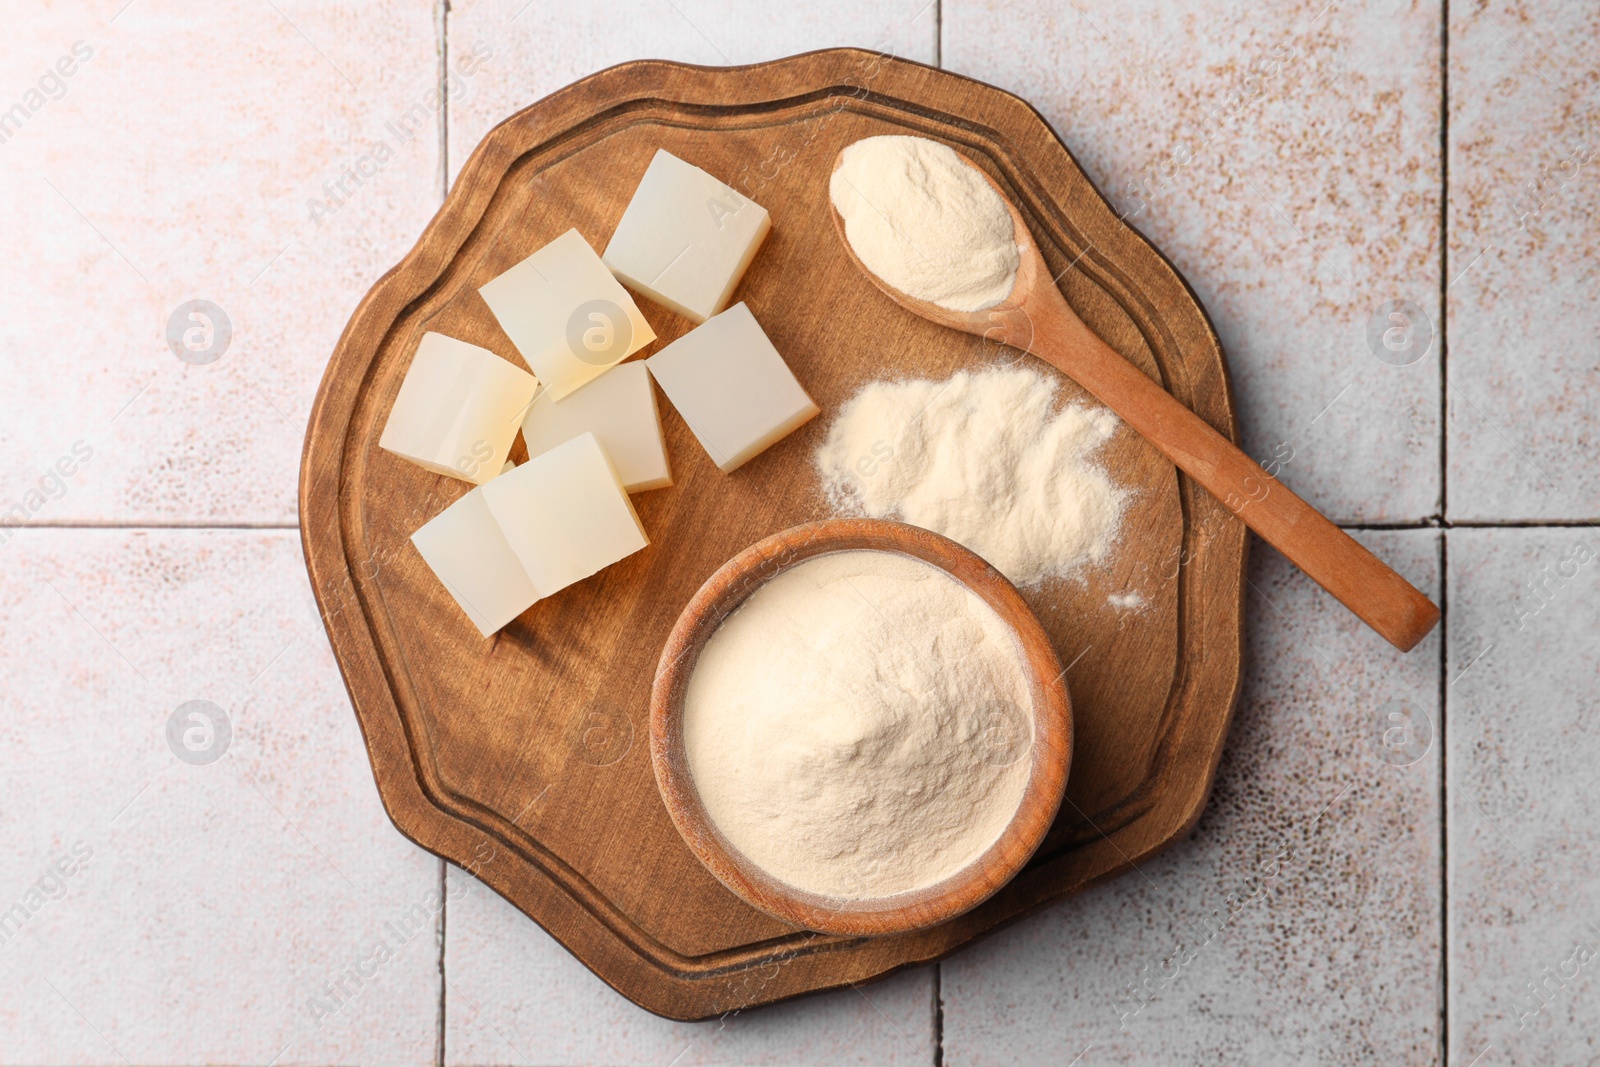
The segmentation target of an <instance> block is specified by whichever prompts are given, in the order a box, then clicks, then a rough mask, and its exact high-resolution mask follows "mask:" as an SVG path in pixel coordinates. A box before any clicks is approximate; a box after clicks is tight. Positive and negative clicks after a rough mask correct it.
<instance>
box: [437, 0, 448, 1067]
mask: <svg viewBox="0 0 1600 1067" xmlns="http://www.w3.org/2000/svg"><path fill="white" fill-rule="evenodd" d="M434 30H435V33H436V34H437V35H438V36H437V40H438V54H439V101H440V103H439V203H440V205H443V204H444V201H445V197H446V196H448V195H449V193H450V97H449V95H448V93H447V91H446V90H447V89H448V88H449V84H450V0H434ZM449 877H450V868H449V865H448V864H447V863H446V862H445V861H444V860H443V859H441V860H439V925H438V937H439V1034H438V1038H437V1039H436V1041H435V1043H434V1063H435V1067H445V1056H446V1048H445V1040H446V1035H447V1034H448V1033H449V1030H450V1025H449V1018H450V1017H449V1009H450V1005H449V1001H448V1000H447V999H446V996H447V991H448V985H447V982H446V978H445V948H446V945H447V941H448V937H449V922H450V898H449V896H448V894H447V893H446V892H445V890H446V888H447V885H446V883H447V881H448V879H449Z"/></svg>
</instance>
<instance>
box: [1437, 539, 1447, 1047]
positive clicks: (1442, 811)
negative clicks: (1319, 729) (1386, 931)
mask: <svg viewBox="0 0 1600 1067" xmlns="http://www.w3.org/2000/svg"><path fill="white" fill-rule="evenodd" d="M1449 607H1450V534H1449V532H1448V531H1445V530H1441V531H1440V532H1439V729H1438V730H1436V731H1435V734H1436V735H1437V739H1438V742H1439V1062H1440V1063H1441V1064H1447V1063H1449V1062H1450V798H1449V796H1448V790H1449V786H1450V779H1449V775H1450V754H1449V751H1448V750H1447V748H1446V745H1445V741H1446V731H1447V730H1448V729H1449V727H1448V726H1447V725H1446V723H1445V718H1446V712H1445V703H1446V701H1447V700H1448V699H1449V695H1450V686H1449V682H1448V679H1449V677H1450V641H1449V637H1450V615H1449V611H1448V609H1449Z"/></svg>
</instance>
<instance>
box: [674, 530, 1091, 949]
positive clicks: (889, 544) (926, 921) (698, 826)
mask: <svg viewBox="0 0 1600 1067" xmlns="http://www.w3.org/2000/svg"><path fill="white" fill-rule="evenodd" d="M852 549H875V550H878V551H884V552H898V553H901V554H902V555H906V556H911V557H913V558H915V559H920V560H922V561H924V562H926V563H931V564H933V565H934V566H935V567H938V568H939V569H940V570H943V571H944V572H945V573H947V574H949V575H950V576H951V577H953V578H955V579H956V580H957V581H958V582H961V583H962V584H963V585H965V586H966V587H967V588H968V589H971V590H972V591H973V592H974V593H976V594H978V596H979V597H981V598H982V599H983V601H984V603H986V604H988V605H989V606H990V607H991V608H993V609H994V610H995V612H996V613H997V614H998V615H999V616H1000V618H1001V620H1002V621H1004V622H1005V623H1006V624H1007V625H1008V626H1009V627H1010V628H1011V630H1012V632H1013V633H1015V634H1016V636H1017V641H1018V647H1019V648H1020V649H1021V650H1022V654H1023V658H1024V659H1025V661H1026V663H1025V666H1024V673H1025V675H1026V677H1027V680H1028V686H1029V690H1030V693H1031V695H1032V698H1033V699H1032V709H1033V744H1032V748H1031V751H1030V752H1029V754H1028V756H1027V757H1025V758H1029V759H1030V760H1031V767H1030V769H1029V773H1028V781H1027V784H1026V786H1025V787H1024V788H1023V793H1022V799H1021V801H1020V802H1019V803H1018V805H1017V810H1016V812H1015V813H1014V814H1013V815H1012V818H1011V821H1010V823H1009V824H1008V825H1007V826H1006V828H1005V830H1004V831H1002V832H1001V834H1000V836H999V838H997V839H996V840H995V842H994V843H993V844H992V845H990V846H989V848H988V849H987V850H986V851H985V852H984V853H983V854H982V855H981V856H979V857H978V858H977V859H976V860H974V861H973V862H971V863H970V864H968V865H967V866H966V867H964V868H962V869H961V870H959V871H957V872H956V873H955V874H952V875H950V876H949V877H948V878H945V879H944V880H943V881H940V882H936V883H934V884H933V885H930V886H926V887H923V888H921V889H916V890H911V891H909V892H905V893H897V894H894V895H893V896H886V897H872V898H865V899H841V898H838V897H830V896H823V895H821V894H817V893H810V892H806V891H804V890H800V889H796V888H795V887H793V886H790V885H787V884H785V883H783V882H780V881H778V880H777V879H776V878H774V877H773V876H772V875H770V874H768V873H767V872H765V871H764V870H762V869H761V868H759V867H757V866H756V865H755V864H753V863H752V862H750V861H749V860H748V859H746V858H745V857H744V856H743V855H742V854H741V853H740V852H739V851H738V850H737V849H735V848H734V847H733V845H732V844H731V843H730V842H729V841H728V840H727V838H725V837H724V836H723V835H722V833H721V832H720V831H718V830H717V828H716V827H715V826H714V825H713V824H712V822H711V819H710V817H709V816H708V815H707V814H706V811H705V807H704V806H703V805H702V803H701V801H700V797H699V794H698V793H697V792H696V790H695V786H694V779H693V776H692V775H691V774H690V772H689V762H688V755H687V753H686V752H685V749H684V744H683V701H684V695H685V693H686V692H687V691H688V687H689V677H690V675H691V674H693V673H694V668H695V664H696V662H697V661H698V660H699V658H700V651H701V649H702V648H704V647H705V643H706V641H707V640H708V639H709V638H710V637H711V635H712V634H713V633H714V632H715V631H716V629H717V627H718V626H720V625H721V624H722V620H723V619H724V618H726V617H727V616H728V615H729V614H731V613H732V612H733V611H734V610H735V609H736V608H738V607H739V605H740V604H742V603H744V601H745V599H746V598H747V597H749V596H750V594H752V593H754V592H755V591H756V590H757V589H759V588H760V587H761V586H762V584H764V583H765V582H767V581H769V580H770V579H772V578H774V577H776V576H777V575H778V574H780V573H782V572H783V571H785V570H787V569H788V568H790V567H793V566H794V565H795V564H797V563H800V562H802V561H803V560H807V559H811V558H812V557H814V556H820V555H824V554H826V553H829V552H843V551H849V550H852ZM1063 673H1064V672H1063V671H1062V669H1061V663H1060V661H1059V660H1058V659H1057V658H1056V654H1055V650H1054V649H1053V648H1051V646H1050V639H1049V638H1048V637H1047V636H1046V635H1045V632H1044V628H1043V627H1042V626H1040V625H1039V620H1038V619H1037V618H1035V617H1034V614H1033V612H1032V611H1030V610H1029V608H1028V606H1027V605H1026V604H1025V603H1023V600H1022V597H1021V595H1020V594H1019V593H1018V592H1017V590H1016V588H1015V587H1014V586H1012V584H1011V583H1010V582H1009V581H1007V580H1006V578H1005V576H1004V575H1002V574H1001V573H1000V572H999V571H997V570H995V569H994V568H993V567H991V566H990V565H989V564H988V563H986V562H984V561H983V560H982V559H981V558H980V557H978V556H977V555H975V554H974V553H973V552H971V551H969V550H967V549H965V548H963V547H962V546H961V545H959V544H957V543H956V542H954V541H952V540H950V539H949V538H946V537H941V536H939V535H938V534H936V533H932V532H930V531H928V530H924V529H922V528H920V527H917V526H909V525H907V524H905V523H900V522H886V521H883V520H879V519H832V520H828V521H824V522H811V523H805V524H803V525H800V526H791V527H790V528H789V529H787V530H782V531H780V532H778V533H776V534H773V535H772V536H770V537H767V538H765V539H764V540H761V541H758V542H756V543H755V544H754V545H751V546H750V547H749V548H747V549H745V550H744V551H743V552H741V553H739V554H738V555H737V556H735V557H734V558H733V559H731V560H729V561H728V562H727V563H725V564H723V565H722V567H721V568H720V569H718V570H717V572H716V573H715V574H713V575H712V576H711V577H710V578H708V579H706V582H705V584H704V585H702V586H701V587H700V589H699V591H698V592H696V593H695V595H694V597H693V598H692V599H691V600H690V601H689V603H688V605H687V606H686V607H685V608H684V609H683V613H682V614H681V615H679V616H678V621H677V624H676V625H675V626H674V627H673V628H672V633H671V634H670V636H669V637H668V638H667V643H666V647H665V648H663V649H662V651H661V661H660V663H659V665H658V666H657V668H656V677H655V686H654V688H653V690H652V691H651V694H650V760H651V763H652V764H653V765H654V767H655V774H656V784H657V785H658V786H659V787H660V789H661V798H662V800H664V801H665V802H666V806H667V811H668V813H670V814H671V816H672V821H673V823H674V825H676V826H677V828H678V832H679V833H680V834H682V835H683V840H684V842H685V843H686V844H687V845H688V846H689V850H690V851H691V852H693V853H694V854H695V856H696V857H697V858H698V859H699V860H700V862H701V863H703V864H705V865H706V868H707V869H708V870H710V871H711V873H712V874H714V875H716V877H717V879H718V880H719V881H721V882H722V884H723V885H725V886H727V887H728V888H729V889H731V890H732V891H733V892H735V893H737V894H738V895H739V896H740V897H742V898H744V900H746V901H748V902H749V903H750V904H751V905H753V906H754V907H757V908H760V909H761V910H762V911H764V912H766V913H768V914H769V915H772V916H774V917H776V918H778V919H781V920H783V921H784V922H789V923H793V924H794V925H796V926H800V927H804V928H806V929H809V930H818V931H821V932H823V933H830V934H848V935H852V936H861V937H881V936H886V935H889V934H900V933H906V932H908V931H911V930H920V929H923V928H925V927H929V926H934V925H936V924H938V923H942V922H944V921H945V920H947V919H951V918H953V917H955V916H957V915H960V914H961V913H962V912H964V911H967V910H968V909H970V908H974V907H976V906H977V905H979V904H981V903H982V902H983V901H985V900H987V899H988V898H989V897H990V896H992V895H993V894H994V893H995V892H996V891H997V890H998V889H999V888H1000V887H1001V886H1003V885H1005V884H1006V882H1008V881H1010V880H1011V878H1012V877H1013V876H1014V875H1015V874H1016V873H1017V872H1018V871H1020V870H1021V869H1022V867H1023V865H1024V864H1025V863H1027V862H1028V858H1029V857H1030V856H1032V855H1033V852H1034V850H1035V849H1036V848H1038V847H1039V843H1040V842H1041V841H1042V840H1044V835H1045V832H1046V831H1047V830H1049V828H1050V824H1051V823H1052V822H1053V821H1054V820H1055V817H1056V809H1057V808H1058V807H1059V806H1060V804H1061V796H1062V793H1063V790H1064V789H1065V787H1066V783H1067V767H1068V764H1069V763H1070V762H1071V758H1072V709H1071V704H1070V702H1069V700H1068V698H1067V688H1066V683H1065V682H1064V681H1063Z"/></svg>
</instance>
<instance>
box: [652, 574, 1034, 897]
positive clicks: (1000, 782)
mask: <svg viewBox="0 0 1600 1067" xmlns="http://www.w3.org/2000/svg"><path fill="white" fill-rule="evenodd" d="M1032 706H1033V703H1032V696H1031V694H1030V691H1029V688H1028V683H1027V676H1026V674H1025V673H1024V665H1023V660H1022V650H1021V647H1020V644H1019V642H1018V641H1017V638H1016V636H1015V634H1014V633H1013V631H1012V630H1011V629H1010V627H1009V626H1007V625H1006V623H1005V622H1004V621H1002V620H1001V618H1000V616H999V615H998V614H996V613H995V611H994V609H993V608H991V607H989V605H988V604H986V603H984V602H983V600H982V599H981V598H980V597H979V596H978V595H977V594H976V593H974V592H972V591H971V590H970V589H968V588H967V587H966V586H964V585H962V584H961V583H960V582H958V581H956V580H955V579H954V578H952V577H951V576H950V575H948V574H946V573H945V572H944V571H942V570H940V569H939V568H937V567H934V566H932V565H931V564H928V563H925V562H923V561H921V560H918V559H913V558H911V557H909V556H903V555H900V554H898V553H894V552H881V551H867V550H860V551H847V552H834V553H829V554H826V555H822V556H817V557H814V558H812V559H809V560H806V561H804V562H802V563H799V564H796V565H795V566H794V567H792V568H790V569H789V570H786V571H784V572H783V573H781V574H779V575H778V576H777V577H775V578H773V579H772V580H771V581H769V582H767V583H766V584H764V585H763V586H761V588H759V589H758V590H756V592H755V593H753V594H752V595H751V596H750V597H749V599H747V600H746V601H745V602H744V604H743V605H742V606H741V607H740V608H739V609H738V610H737V611H735V612H734V613H733V614H731V615H729V616H728V617H727V618H726V619H724V620H723V622H722V625H721V626H719V627H718V628H717V630H716V632H715V633H713V634H712V635H711V638H710V639H709V640H708V641H707V642H706V645H705V647H704V648H703V649H702V650H701V652H700V656H699V659H698V660H697V662H696V663H695V667H694V672H693V674H692V675H691V676H690V679H689V686H688V690H687V692H686V694H685V698H684V712H683V715H684V720H683V739H684V747H685V750H686V753H687V757H688V763H689V772H690V775H691V777H692V778H693V780H694V785H695V791H696V793H697V794H698V795H699V797H700V800H701V801H702V802H703V803H704V805H705V809H706V813H707V815H709V816H710V818H711V821H712V822H713V823H714V824H715V825H716V827H717V828H718V829H719V830H721V831H722V833H723V835H724V836H725V837H727V839H728V840H729V841H730V842H731V843H732V844H733V846H734V847H735V848H736V849H738V850H739V851H740V852H742V853H743V854H744V855H745V856H746V857H747V858H748V859H750V860H751V861H752V862H753V863H755V864H756V865H757V866H759V867H761V868H762V869H764V870H766V871H767V872H769V873H770V874H772V875H773V876H775V877H776V878H778V879H779V880H780V881H783V882H785V883H787V884H789V885H791V886H795V887H796V888H799V889H802V890H807V891H810V892H813V893H819V894H823V895H826V896H832V897H843V898H848V899H865V898H875V897H884V896H890V895H893V894H895V893H902V892H906V891H909V890H913V889H919V888H922V887H924V886H929V885H932V884H934V883H935V882H938V881H941V880H942V879H944V878H946V877H949V876H950V875H952V874H954V873H956V872H957V871H959V870H961V869H962V868H963V867H965V866H967V865H968V864H969V863H971V862H972V861H973V860H974V859H976V858H977V857H978V856H980V855H982V853H983V852H984V851H985V850H986V849H987V848H988V847H989V846H990V845H991V844H993V843H994V842H995V840H996V839H997V838H999V836H1000V834H1001V833H1002V832H1003V831H1004V830H1005V828H1006V826H1007V824H1009V822H1010V821H1011V818H1012V816H1013V815H1014V814H1015V812H1016V809H1017V806H1018V804H1019V803H1020V802H1021V799H1022V794H1023V790H1024V788H1025V787H1026V785H1027V780H1028V774H1029V770H1030V764H1031V761H1030V759H1029V758H1028V753H1029V751H1030V747H1031V740H1032V737H1033V716H1032V710H1031V709H1032Z"/></svg>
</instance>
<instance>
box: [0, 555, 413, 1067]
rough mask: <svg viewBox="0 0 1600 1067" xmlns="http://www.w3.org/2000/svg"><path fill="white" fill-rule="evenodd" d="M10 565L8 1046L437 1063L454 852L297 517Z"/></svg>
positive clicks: (2, 801) (78, 1055)
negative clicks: (295, 525)
mask: <svg viewBox="0 0 1600 1067" xmlns="http://www.w3.org/2000/svg"><path fill="white" fill-rule="evenodd" d="M0 567H3V568H4V570H3V575H4V577H3V579H0V629H3V631H4V632H5V634H6V640H5V642H4V643H3V644H0V676H3V677H4V678H5V679H6V710H5V715H4V716H3V717H0V767H3V768H4V772H3V773H0V840H4V842H5V847H4V848H3V849H0V1063H3V1064H68V1063H71V1064H112V1063H123V1062H127V1063H131V1064H141V1065H142V1064H198V1063H238V1064H257V1065H261V1064H266V1063H269V1062H272V1063H274V1064H276V1065H277V1067H287V1065H291V1064H327V1063H364V1064H375V1065H384V1067H388V1065H396V1064H431V1063H433V1062H434V1050H435V1046H436V1043H437V1040H438V1033H439V1018H438V1013H439V1003H440V999H439V969H438V968H439V946H438V943H437V923H436V918H435V916H436V913H437V910H438V909H437V907H435V906H434V904H433V901H432V899H431V897H432V895H434V894H436V892H437V889H438V885H439V878H440V876H441V870H440V867H441V865H440V864H439V862H438V861H437V860H434V859H433V858H432V857H429V856H427V855H425V854H423V853H422V852H420V851H419V850H417V849H416V848H415V847H413V846H412V845H411V844H409V843H408V842H406V841H405V840H404V839H403V838H401V836H400V835H399V833H398V832H396V831H395V830H394V828H393V827H392V826H391V825H390V824H389V822H388V820H387V819H386V817H385V816H384V814H383V811H382V808H381V806H380V804H379V801H378V796H377V790H376V788H375V787H374V785H373V781H372V772H371V769H370V768H369V766H368V764H367V759H366V751H365V748H364V746H363V744H362V741H361V735H360V731H359V729H358V728H357V725H356V721H355V716H354V715H353V714H352V712H351V710H350V707H349V703H348V700H347V698H346V695H345V692H344V687H343V685H342V683H341V681H340V678H339V674H338V670H337V669H336V667H335V665H334V662H333V657H332V655H331V653H330V652H329V650H328V646H327V642H326V640H325V639H324V637H323V635H322V632H321V629H320V623H319V621H318V618H317V615H316V611H315V608H314V607H313V606H312V605H311V603H310V590H309V586H308V584H307V582H306V580H305V577H304V574H305V571H304V564H303V563H302V562H301V556H300V548H299V540H298V537H297V536H296V535H295V534H294V533H293V532H292V531H218V530H207V531H189V530H164V531H144V532H140V531H126V530H24V531H21V532H19V533H16V534H15V535H13V536H12V537H10V538H9V539H8V540H7V542H6V543H5V544H4V545H0ZM190 701H209V702H211V704H212V705H214V707H211V708H205V709H198V710H201V711H203V713H204V715H205V718H191V717H190V715H191V713H193V712H194V711H196V710H197V709H194V708H190V709H187V710H184V711H183V712H182V714H181V715H180V714H179V709H180V708H181V707H182V706H183V705H185V704H187V703H188V702H190ZM219 709H220V711H219ZM175 717H176V718H175ZM218 754H220V755H218ZM208 758H210V759H211V761H210V762H207V760H208ZM58 864H59V866H58ZM19 909H20V910H19ZM380 941H381V942H382V945H381V947H380ZM330 983H331V984H335V985H339V984H342V987H343V988H342V990H331V989H330V988H329V986H330Z"/></svg>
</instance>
